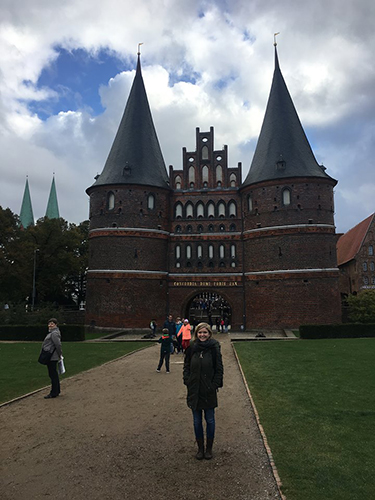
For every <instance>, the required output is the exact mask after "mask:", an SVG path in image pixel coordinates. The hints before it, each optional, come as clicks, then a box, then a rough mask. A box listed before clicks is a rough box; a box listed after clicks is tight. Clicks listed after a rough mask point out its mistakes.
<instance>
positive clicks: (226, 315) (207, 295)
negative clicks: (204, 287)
mask: <svg viewBox="0 0 375 500" xmlns="http://www.w3.org/2000/svg"><path fill="white" fill-rule="evenodd" d="M185 313H186V315H185V317H186V318H189V321H190V324H191V325H194V326H196V325H197V324H198V323H201V322H202V321H204V322H205V323H208V324H209V325H210V326H211V327H214V330H218V329H219V324H220V322H221V320H224V323H225V326H226V327H229V326H230V325H231V324H232V308H231V306H230V304H229V302H228V301H227V300H226V299H225V298H224V297H223V296H222V295H220V294H219V293H217V292H199V293H197V294H196V295H194V296H193V297H192V298H191V299H190V300H189V302H188V304H187V306H186V311H185ZM224 329H225V328H224Z"/></svg>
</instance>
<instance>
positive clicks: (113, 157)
mask: <svg viewBox="0 0 375 500" xmlns="http://www.w3.org/2000/svg"><path fill="white" fill-rule="evenodd" d="M336 183H337V181H335V180H334V179H332V178H331V177H330V176H329V175H327V173H326V172H325V167H323V166H322V165H319V164H318V163H317V161H316V159H315V157H314V154H313V152H312V150H311V147H310V145H309V143H308V140H307V138H306V135H305V133H304V131H303V128H302V125H301V123H300V121H299V118H298V115H297V113H296V110H295V108H294V105H293V102H292V99H291V97H290V95H289V92H288V90H287V87H286V85H285V82H284V79H283V76H282V74H281V71H280V68H279V63H278V57H277V52H276V49H275V71H274V76H273V82H272V87H271V92H270V96H269V101H268V104H267V109H266V114H265V118H264V122H263V126H262V129H261V132H260V136H259V139H258V144H257V147H256V151H255V154H254V158H253V161H252V164H251V167H250V170H249V174H248V175H247V177H246V179H245V180H244V182H242V179H241V164H240V163H239V164H238V165H237V166H236V167H230V166H228V151H227V146H224V149H222V150H217V149H215V144H214V129H213V127H211V128H210V130H209V131H206V132H201V131H200V129H199V128H197V129H196V147H195V150H194V151H187V150H186V148H184V149H183V162H182V168H181V169H178V170H175V169H174V168H173V167H172V166H170V167H169V175H167V170H166V167H165V163H164V159H163V156H162V153H161V149H160V146H159V142H158V138H157V134H156V131H155V128H154V125H153V121H152V117H151V111H150V108H149V104H148V100H147V95H146V91H145V87H144V83H143V79H142V73H141V66H140V59H139V55H138V63H137V70H136V75H135V78H134V82H133V86H132V89H131V92H130V95H129V98H128V102H127V105H126V108H125V112H124V115H123V118H122V120H121V123H120V126H119V129H118V132H117V135H116V138H115V140H114V143H113V145H112V148H111V151H110V153H109V156H108V159H107V162H106V164H105V166H104V169H103V172H102V173H101V174H100V175H99V176H97V177H96V181H95V183H94V184H93V185H92V186H91V187H90V188H88V189H87V193H88V194H89V196H90V239H89V248H90V252H89V255H90V257H89V259H90V260H89V271H88V279H87V301H86V323H87V324H92V325H96V326H102V327H114V328H118V327H120V328H121V327H147V326H148V323H149V321H150V319H155V320H156V321H157V323H158V324H159V325H160V324H161V323H162V322H163V321H164V318H165V316H166V314H167V313H168V312H171V313H172V314H173V315H174V316H177V315H180V316H188V317H190V319H193V320H196V321H199V320H201V319H208V318H209V320H210V321H212V322H215V320H216V319H217V318H218V317H219V316H225V317H226V318H227V320H228V322H229V323H231V324H232V326H233V327H235V328H236V327H237V328H238V327H240V325H244V327H245V328H246V329H250V328H258V327H293V326H298V325H299V324H301V323H332V322H339V321H340V315H341V309H340V295H339V288H338V279H339V273H338V269H337V261H336V234H335V226H334V218H333V214H334V205H333V188H334V186H335V185H336Z"/></svg>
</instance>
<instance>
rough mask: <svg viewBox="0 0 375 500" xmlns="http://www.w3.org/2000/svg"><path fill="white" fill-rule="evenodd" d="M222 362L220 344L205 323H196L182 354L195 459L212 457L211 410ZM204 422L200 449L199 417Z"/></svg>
mask: <svg viewBox="0 0 375 500" xmlns="http://www.w3.org/2000/svg"><path fill="white" fill-rule="evenodd" d="M223 374H224V368H223V361H222V357H221V351H220V344H219V342H218V341H217V340H216V339H213V338H212V330H211V328H210V326H209V325H208V324H207V323H200V324H199V325H198V326H197V328H196V330H195V335H194V342H192V344H191V345H190V347H188V348H187V350H186V352H185V360H184V369H183V379H184V384H185V385H186V386H187V405H188V407H189V408H191V410H192V412H193V423H194V433H195V439H196V440H197V444H198V452H197V454H196V458H197V459H198V460H201V459H202V458H206V459H207V460H209V459H211V458H212V445H213V442H214V437H215V408H216V407H217V391H218V389H219V388H220V387H223ZM202 412H204V418H205V420H206V434H207V443H206V449H205V450H204V434H203V419H202V417H203V415H202Z"/></svg>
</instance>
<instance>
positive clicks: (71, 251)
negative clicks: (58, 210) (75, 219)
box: [0, 206, 89, 308]
mask: <svg viewBox="0 0 375 500" xmlns="http://www.w3.org/2000/svg"><path fill="white" fill-rule="evenodd" d="M88 233H89V221H83V222H81V223H80V224H78V225H76V224H72V223H68V222H67V221H65V220H64V219H62V218H60V219H49V218H47V217H44V218H41V219H39V220H38V221H37V222H36V224H35V225H34V226H29V227H28V228H26V229H24V228H22V227H21V224H20V220H19V217H18V215H16V214H14V213H13V212H12V211H11V210H10V209H9V208H6V209H3V208H2V207H1V206H0V303H2V304H3V305H2V307H3V308H4V307H5V308H6V307H7V305H9V306H12V305H21V304H24V305H25V307H28V308H31V307H32V306H33V305H34V306H35V307H38V306H40V305H42V304H54V305H56V306H57V305H58V306H60V305H65V306H67V305H71V306H77V307H78V306H79V304H80V303H81V301H84V300H85V286H86V273H87V266H88Z"/></svg>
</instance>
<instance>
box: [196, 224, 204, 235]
mask: <svg viewBox="0 0 375 500" xmlns="http://www.w3.org/2000/svg"><path fill="white" fill-rule="evenodd" d="M197 231H198V233H203V226H202V224H199V226H198V227H197Z"/></svg>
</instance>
